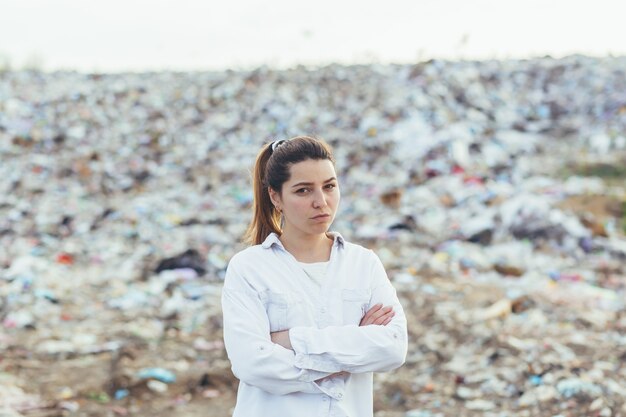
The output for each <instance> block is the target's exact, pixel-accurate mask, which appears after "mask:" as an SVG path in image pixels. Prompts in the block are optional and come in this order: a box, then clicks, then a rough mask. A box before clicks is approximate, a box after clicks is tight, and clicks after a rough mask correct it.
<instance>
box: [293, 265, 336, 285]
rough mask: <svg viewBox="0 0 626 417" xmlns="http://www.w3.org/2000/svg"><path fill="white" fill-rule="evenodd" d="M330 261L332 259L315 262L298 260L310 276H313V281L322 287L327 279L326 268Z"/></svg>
mask: <svg viewBox="0 0 626 417" xmlns="http://www.w3.org/2000/svg"><path fill="white" fill-rule="evenodd" d="M329 262H330V261H326V262H313V263H306V262H298V263H299V264H300V266H301V267H302V269H303V270H304V273H305V274H306V275H307V276H308V277H309V278H311V279H312V280H313V282H315V283H316V284H317V285H319V286H320V287H321V286H322V283H323V282H324V280H325V279H326V269H327V267H328V263H329Z"/></svg>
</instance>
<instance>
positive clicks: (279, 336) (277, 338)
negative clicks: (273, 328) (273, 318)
mask: <svg viewBox="0 0 626 417" xmlns="http://www.w3.org/2000/svg"><path fill="white" fill-rule="evenodd" d="M270 337H271V339H272V342H273V343H276V344H277V345H281V346H282V347H284V348H286V349H289V350H293V346H291V339H290V338H289V330H281V331H280V332H273V333H270Z"/></svg>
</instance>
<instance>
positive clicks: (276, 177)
mask: <svg viewBox="0 0 626 417" xmlns="http://www.w3.org/2000/svg"><path fill="white" fill-rule="evenodd" d="M272 143H274V142H272ZM272 143H268V144H266V145H265V146H263V148H262V149H261V151H260V152H259V154H258V155H257V157H256V162H255V164H254V173H253V175H254V178H253V188H254V201H253V203H252V221H251V222H250V225H249V226H248V230H247V231H246V234H245V236H244V240H245V242H246V243H249V244H251V245H258V244H260V243H263V241H264V240H265V238H266V237H267V236H268V235H269V234H270V233H272V232H273V233H276V234H278V235H280V234H281V228H280V212H279V211H278V210H276V208H275V207H274V205H273V204H272V200H271V199H270V195H269V190H268V189H269V188H272V189H273V190H275V191H276V192H278V193H279V194H280V193H281V190H282V187H283V184H284V183H285V182H287V181H289V178H290V177H291V173H290V172H289V169H290V167H291V165H292V164H296V163H298V162H302V161H306V160H308V159H313V160H320V159H328V160H329V161H331V162H332V163H333V165H334V164H335V158H333V154H332V150H331V148H330V146H329V145H328V144H327V143H326V142H324V141H323V140H321V139H316V138H312V137H309V136H296V137H294V138H291V139H289V140H286V141H282V143H281V142H278V144H277V146H275V149H274V150H273V151H272Z"/></svg>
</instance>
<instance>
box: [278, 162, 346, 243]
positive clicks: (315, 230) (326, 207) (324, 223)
mask: <svg viewBox="0 0 626 417" xmlns="http://www.w3.org/2000/svg"><path fill="white" fill-rule="evenodd" d="M289 172H290V174H291V177H290V178H289V181H287V182H285V183H284V184H283V187H282V190H281V194H278V193H277V192H275V191H274V190H272V189H271V188H270V197H271V199H272V202H273V203H274V205H275V206H277V207H278V208H280V209H281V210H282V213H283V216H284V218H285V224H284V226H283V233H297V234H301V235H318V234H322V233H326V231H328V228H329V227H330V225H331V223H332V222H333V220H334V219H335V214H336V212H337V207H338V205H339V198H340V195H339V185H338V183H337V174H336V173H335V168H334V167H333V164H332V162H330V161H329V160H327V159H321V160H313V159H307V160H306V161H302V162H298V163H296V164H293V165H291V168H290V170H289Z"/></svg>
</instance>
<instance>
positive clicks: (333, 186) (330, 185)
mask: <svg viewBox="0 0 626 417" xmlns="http://www.w3.org/2000/svg"><path fill="white" fill-rule="evenodd" d="M336 186H337V185H335V184H326V188H327V189H329V190H332V189H333V188H335V187H336Z"/></svg>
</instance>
